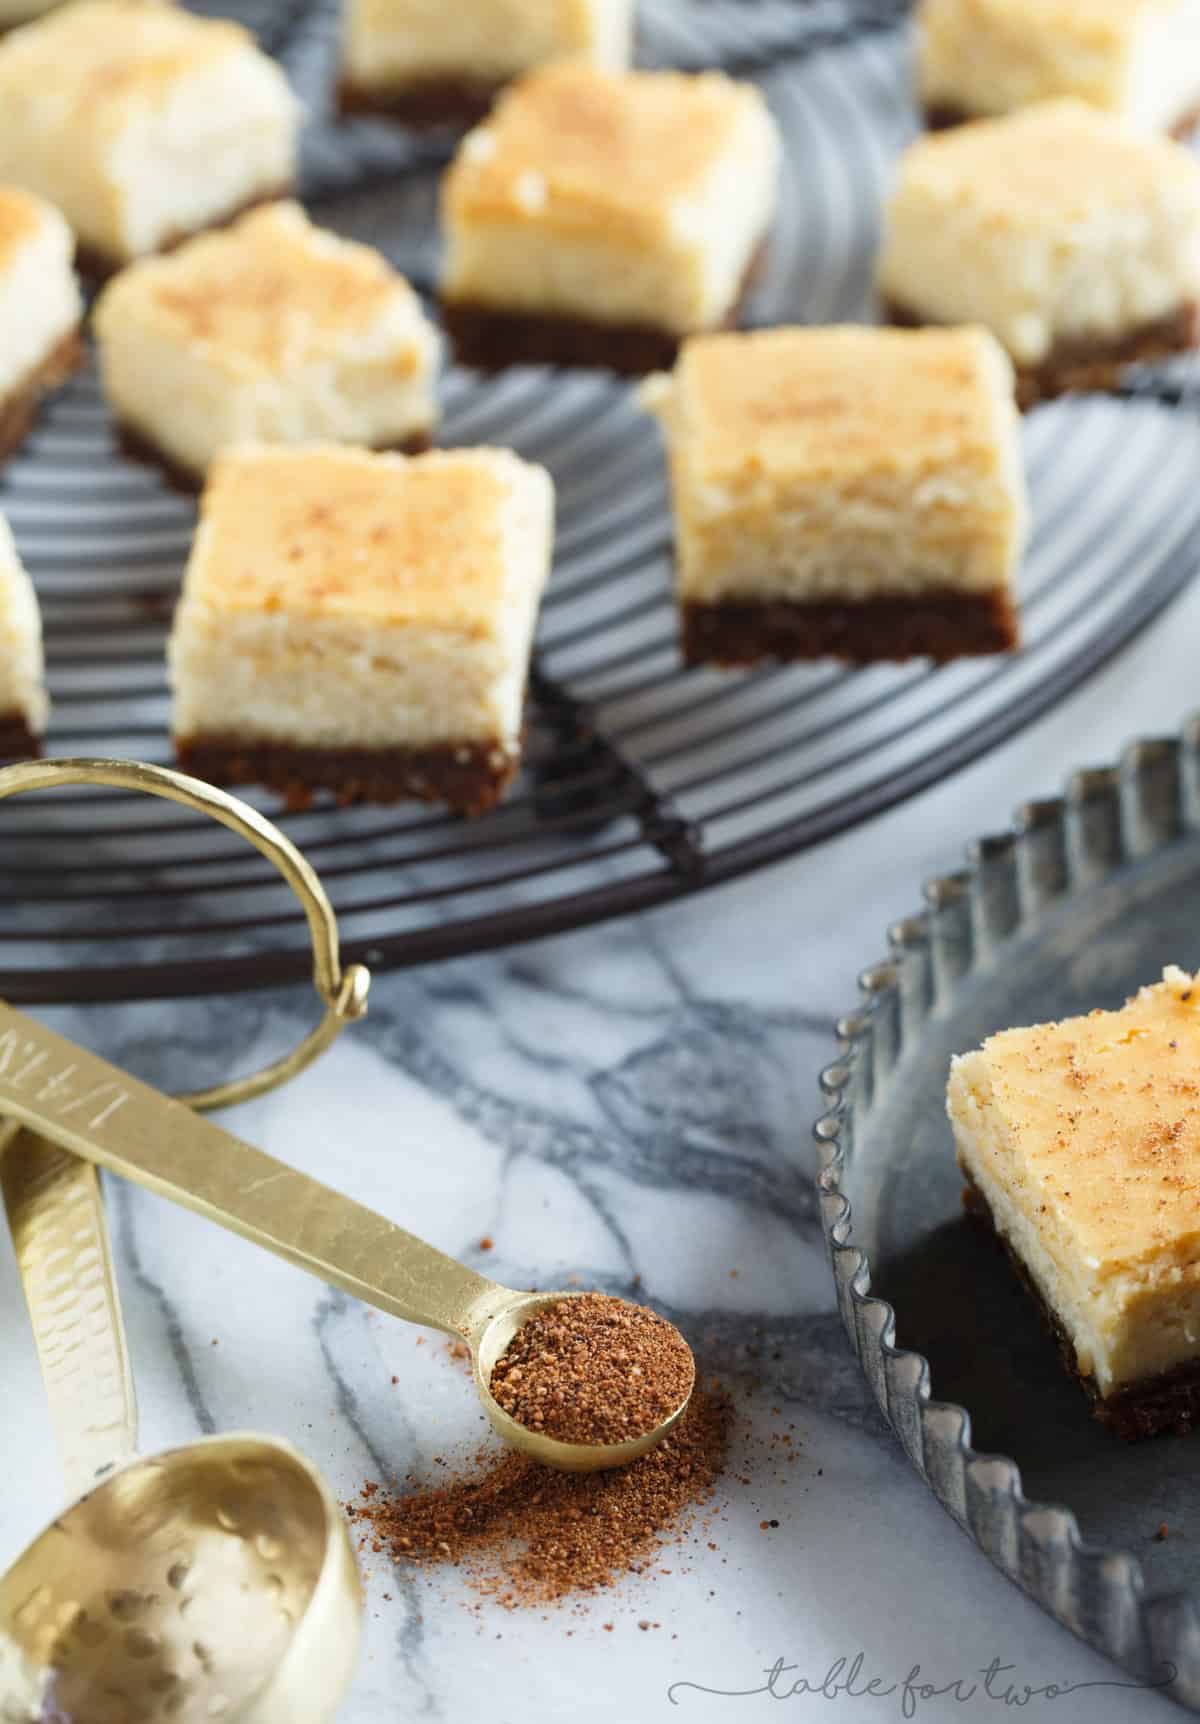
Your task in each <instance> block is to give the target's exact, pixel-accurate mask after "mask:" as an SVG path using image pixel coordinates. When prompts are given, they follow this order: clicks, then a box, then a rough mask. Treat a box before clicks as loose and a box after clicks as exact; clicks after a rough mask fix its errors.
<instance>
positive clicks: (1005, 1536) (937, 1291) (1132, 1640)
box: [816, 715, 1200, 1711]
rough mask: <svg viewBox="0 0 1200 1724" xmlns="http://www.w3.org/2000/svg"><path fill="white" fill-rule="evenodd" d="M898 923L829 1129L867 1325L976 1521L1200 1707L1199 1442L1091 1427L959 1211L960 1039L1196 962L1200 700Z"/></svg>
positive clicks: (1004, 1267) (951, 1500) (1087, 1002)
mask: <svg viewBox="0 0 1200 1724" xmlns="http://www.w3.org/2000/svg"><path fill="white" fill-rule="evenodd" d="M888 943H889V947H890V952H889V956H888V957H887V959H886V960H885V961H883V962H882V963H879V964H876V965H874V966H873V967H872V968H870V969H868V970H867V971H866V972H865V973H864V974H863V976H862V977H861V978H860V994H861V999H860V1003H859V1005H858V1006H857V1008H856V1009H855V1010H854V1011H852V1012H851V1013H849V1014H848V1015H847V1016H846V1017H845V1018H843V1019H842V1020H841V1021H840V1023H839V1025H838V1036H839V1044H840V1052H839V1057H838V1059H837V1061H836V1063H834V1064H832V1065H830V1066H829V1067H828V1068H827V1070H826V1071H825V1072H824V1073H823V1074H822V1080H821V1081H822V1087H823V1090H824V1092H825V1096H826V1098H827V1108H828V1111H827V1112H826V1113H825V1114H824V1115H823V1117H822V1118H821V1119H819V1120H818V1122H817V1125H816V1137H817V1142H818V1144H819V1146H820V1171H819V1175H818V1179H819V1187H820V1194H821V1208H822V1215H823V1221H824V1227H825V1232H826V1237H827V1241H828V1246H829V1253H830V1260H831V1263H832V1267H833V1273H834V1279H835V1282H836V1286H837V1297H838V1304H839V1308H840V1311H841V1315H842V1319H843V1322H844V1324H845V1327H846V1331H847V1334H848V1335H849V1337H850V1339H851V1342H852V1343H853V1346H854V1348H855V1351H856V1353H857V1354H858V1357H859V1360H860V1361H861V1364H862V1368H863V1370H864V1372H865V1374H866V1376H867V1379H868V1381H869V1383H870V1385H871V1388H872V1391H873V1393H874V1396H875V1399H876V1400H877V1402H878V1404H879V1407H880V1408H881V1410H882V1412H883V1414H884V1416H885V1417H886V1419H887V1420H888V1422H889V1424H890V1425H891V1427H892V1429H893V1431H894V1432H895V1434H896V1436H897V1437H898V1439H899V1441H900V1443H901V1444H902V1445H903V1447H904V1449H905V1452H906V1453H907V1454H908V1456H909V1458H910V1460H911V1461H912V1463H913V1465H914V1467H916V1469H917V1471H918V1472H919V1473H920V1474H921V1476H922V1477H923V1478H924V1479H925V1481H926V1483H927V1484H928V1485H929V1487H930V1489H931V1490H932V1491H933V1493H934V1495H935V1496H936V1497H937V1499H938V1501H939V1502H940V1503H941V1504H942V1506H943V1507H944V1508H945V1509H946V1510H947V1511H948V1512H949V1513H950V1514H951V1515H952V1516H953V1518H954V1519H955V1520H956V1521H957V1522H958V1524H959V1526H960V1527H961V1528H962V1530H963V1531H964V1532H965V1533H966V1534H967V1535H968V1536H969V1537H970V1538H972V1539H973V1540H974V1541H975V1543H976V1544H977V1545H978V1546H979V1547H980V1549H981V1550H982V1551H983V1552H984V1553H985V1554H986V1555H987V1556H988V1557H990V1558H991V1560H992V1561H993V1562H994V1563H995V1564H996V1566H997V1567H998V1568H1000V1569H1001V1570H1002V1571H1003V1572H1004V1573H1005V1574H1006V1575H1008V1577H1009V1578H1010V1579H1011V1580H1013V1581H1014V1582H1015V1583H1016V1584H1017V1585H1018V1586H1020V1587H1021V1588H1022V1589H1023V1590H1024V1591H1025V1592H1026V1593H1028V1594H1029V1596H1030V1597H1031V1598H1033V1599H1034V1600H1035V1601H1036V1602H1037V1603H1038V1604H1040V1605H1041V1606H1042V1607H1043V1609H1045V1610H1047V1611H1048V1612H1049V1613H1050V1614H1051V1615H1052V1616H1054V1617H1056V1618H1057V1619H1058V1620H1059V1621H1060V1622H1062V1623H1063V1624H1064V1625H1065V1626H1066V1627H1068V1628H1070V1629H1071V1630H1072V1631H1073V1632H1074V1633H1075V1634H1077V1635H1079V1636H1080V1638H1081V1639H1083V1640H1085V1641H1087V1642H1089V1643H1090V1644H1091V1645H1092V1646H1094V1647H1096V1648H1097V1649H1099V1650H1100V1651H1102V1652H1104V1653H1107V1654H1108V1655H1109V1656H1111V1657H1112V1658H1113V1659H1115V1660H1116V1661H1117V1662H1118V1663H1119V1664H1121V1665H1123V1666H1124V1667H1125V1669H1127V1670H1129V1671H1130V1672H1132V1673H1133V1674H1134V1675H1135V1676H1136V1677H1137V1678H1138V1679H1139V1680H1141V1681H1144V1682H1147V1683H1156V1684H1159V1685H1165V1691H1166V1692H1167V1693H1169V1694H1170V1695H1171V1696H1172V1697H1173V1698H1174V1699H1176V1700H1178V1701H1179V1702H1181V1703H1182V1704H1183V1705H1185V1706H1187V1707H1189V1708H1190V1709H1192V1710H1194V1711H1200V1438H1197V1437H1195V1436H1191V1437H1163V1438H1159V1439H1157V1440H1155V1441H1151V1442H1145V1443H1134V1444H1127V1443H1123V1442H1121V1440H1120V1439H1119V1438H1117V1437H1114V1436H1113V1435H1111V1434H1110V1433H1108V1432H1106V1431H1105V1430H1103V1429H1102V1428H1101V1427H1100V1426H1099V1425H1098V1424H1096V1423H1094V1422H1093V1420H1092V1419H1091V1418H1090V1416H1089V1410H1088V1405H1087V1402H1086V1401H1085V1399H1084V1397H1083V1396H1082V1395H1081V1394H1080V1392H1079V1390H1078V1388H1077V1386H1076V1385H1075V1384H1074V1383H1073V1382H1071V1381H1070V1380H1069V1379H1068V1377H1067V1375H1066V1373H1065V1372H1064V1371H1063V1370H1062V1367H1061V1364H1060V1361H1059V1359H1058V1356H1057V1352H1056V1348H1055V1345H1054V1342H1053V1340H1052V1339H1051V1338H1050V1337H1049V1336H1048V1335H1047V1334H1046V1333H1045V1332H1044V1330H1043V1328H1042V1326H1041V1324H1040V1321H1039V1317H1038V1314H1037V1312H1036V1311H1035V1309H1034V1307H1033V1304H1032V1302H1031V1301H1030V1300H1029V1299H1028V1298H1027V1297H1026V1295H1025V1294H1024V1292H1023V1290H1022V1289H1021V1288H1020V1287H1019V1285H1018V1284H1017V1280H1016V1277H1015V1276H1014V1275H1013V1273H1012V1270H1011V1268H1010V1267H1009V1265H1008V1263H1007V1261H1006V1260H1005V1258H1004V1256H1003V1254H1002V1253H1001V1252H1000V1251H998V1250H995V1249H993V1248H992V1246H991V1242H989V1241H988V1240H986V1239H985V1238H981V1236H980V1234H979V1232H978V1230H977V1229H975V1228H973V1227H971V1226H970V1225H969V1224H968V1222H967V1221H966V1220H965V1219H964V1218H963V1216H962V1210H961V1204H960V1191H961V1179H960V1176H959V1174H958V1170H957V1168H956V1166H955V1162H954V1156H953V1151H952V1140H951V1135H950V1128H949V1125H948V1123H947V1121H946V1117H945V1108H944V1094H945V1080H946V1070H947V1066H948V1063H949V1060H950V1057H951V1055H952V1054H954V1053H956V1052H959V1051H962V1050H964V1049H967V1048H969V1047H973V1046H975V1045H977V1044H978V1042H979V1041H980V1040H981V1039H982V1038H983V1037H984V1036H986V1035H988V1034H990V1033H991V1032H993V1031H995V1030H997V1029H1001V1028H1004V1027H1007V1026H1010V1025H1016V1024H1025V1023H1032V1022H1037V1021H1046V1020H1049V1019H1056V1018H1060V1017H1064V1016H1067V1015H1070V1014H1072V1013H1077V1012H1081V1011H1086V1010H1089V1009H1090V1008H1092V1007H1093V1006H1115V1005H1118V1004H1120V1003H1121V1001H1123V1000H1124V999H1125V998H1126V997H1127V996H1128V995H1129V994H1130V993H1132V992H1133V991H1134V990H1135V989H1136V988H1137V987H1138V986H1139V985H1140V984H1142V983H1144V982H1147V981H1152V980H1154V979H1155V978H1156V977H1157V976H1158V975H1159V973H1160V972H1161V970H1162V968H1163V966H1164V965H1165V964H1168V963H1178V964H1181V965H1183V966H1185V967H1196V966H1197V964H1198V963H1200V715H1198V716H1197V717H1195V718H1193V719H1191V720H1190V721H1189V722H1188V723H1187V724H1186V725H1185V726H1184V729H1183V731H1182V733H1181V734H1180V735H1179V736H1178V737H1172V738H1166V739H1154V740H1150V741H1142V742H1138V743H1135V744H1134V745H1133V746H1132V747H1131V748H1130V749H1129V750H1128V751H1127V752H1126V753H1125V755H1124V756H1123V757H1122V759H1121V760H1120V762H1119V763H1118V764H1117V765H1115V766H1111V767H1104V768H1101V769H1098V770H1086V771H1081V772H1077V773H1076V774H1075V775H1074V776H1073V777H1072V778H1071V780H1070V781H1069V783H1068V785H1067V787H1066V790H1065V792H1064V794H1063V795H1062V796H1061V797H1056V798H1052V799H1049V800H1041V801H1036V802H1029V803H1026V804H1024V805H1023V806H1022V807H1020V808H1019V809H1018V811H1017V814H1016V818H1015V821H1014V823H1013V825H1012V827H1011V828H1010V829H1009V830H1007V831H1004V832H1000V833H997V834H992V835H989V836H986V837H983V838H980V839H978V840H977V841H976V842H975V843H973V844H972V845H971V846H970V848H969V850H968V854H967V865H966V867H965V868H963V869H962V870H961V871H959V872H956V873H953V874H948V875H944V876H942V877H940V878H938V879H934V880H931V881H930V882H929V883H928V884H927V885H926V887H925V908H924V910H923V911H921V912H920V913H919V914H917V915H914V916H911V917H908V918H906V919H905V920H903V921H901V922H898V923H897V924H895V926H894V927H892V929H891V930H890V932H889V936H888ZM1172 1671H1174V1677H1173V1679H1171V1680H1168V1679H1169V1678H1170V1677H1171V1672H1172Z"/></svg>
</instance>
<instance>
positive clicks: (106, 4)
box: [0, 0, 253, 116]
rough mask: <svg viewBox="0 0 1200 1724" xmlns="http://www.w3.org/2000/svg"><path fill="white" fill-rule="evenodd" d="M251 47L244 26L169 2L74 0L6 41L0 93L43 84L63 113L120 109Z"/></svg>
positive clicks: (0, 52)
mask: <svg viewBox="0 0 1200 1724" xmlns="http://www.w3.org/2000/svg"><path fill="white" fill-rule="evenodd" d="M252 46H253V37H252V36H251V35H250V33H249V31H248V30H245V29H243V28H242V26H241V25H240V24H234V23H230V22H228V21H226V20H213V19H207V18H197V17H196V16H195V15H194V14H192V13H190V12H186V11H184V10H183V9H182V8H181V7H178V6H174V5H172V4H170V3H169V0H72V3H71V4H69V5H66V6H61V7H58V8H57V9H56V10H55V11H53V12H51V13H49V14H48V15H47V16H46V17H45V18H40V19H38V20H37V21H36V22H35V23H32V24H27V25H25V26H24V27H23V28H22V29H20V30H14V31H13V32H12V34H11V35H9V36H7V37H5V39H4V40H3V41H2V42H0V91H3V90H5V89H12V90H14V91H18V92H20V93H22V94H24V93H25V92H27V91H28V90H29V89H31V88H34V89H38V90H39V93H41V92H44V93H45V97H46V99H47V100H48V101H49V102H51V103H52V104H53V106H54V108H55V110H56V111H57V112H59V113H60V114H62V115H65V116H69V115H71V114H74V113H81V112H84V111H89V112H91V111H106V110H112V109H114V108H115V109H122V108H124V107H126V106H127V105H128V103H129V102H130V101H131V100H136V99H137V98H139V97H145V98H149V99H151V100H153V99H155V98H156V97H157V96H159V95H160V94H161V93H162V92H163V91H165V90H168V89H170V87H171V86H172V85H173V84H174V83H175V82H176V80H177V79H178V78H179V77H180V76H181V75H182V74H184V73H187V72H192V71H195V70H197V69H198V68H200V67H202V66H205V65H208V64H210V63H211V62H213V61H215V60H222V59H224V58H226V57H227V56H229V55H232V54H240V53H243V52H244V51H245V50H246V49H247V48H249V47H252Z"/></svg>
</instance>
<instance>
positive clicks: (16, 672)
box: [0, 515, 49, 736]
mask: <svg viewBox="0 0 1200 1724" xmlns="http://www.w3.org/2000/svg"><path fill="white" fill-rule="evenodd" d="M48 712H49V702H48V701H47V698H46V689H45V683H44V680H43V665H42V619H41V615H40V613H39V611H38V605H37V599H36V597H35V596H34V591H33V582H32V581H31V580H30V579H29V576H28V575H27V574H26V573H25V570H24V568H23V567H22V566H21V561H20V558H19V557H18V555H17V547H16V545H15V544H14V543H13V536H12V533H11V531H10V530H9V526H8V522H7V521H6V520H5V518H4V516H3V515H0V717H4V718H8V717H9V716H11V715H12V714H14V713H16V714H19V715H20V716H21V717H22V718H23V719H24V720H25V722H26V724H27V725H28V727H29V729H30V730H31V731H32V732H33V733H34V735H35V736H40V735H41V734H42V732H43V731H44V730H45V728H46V718H47V714H48Z"/></svg>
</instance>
